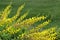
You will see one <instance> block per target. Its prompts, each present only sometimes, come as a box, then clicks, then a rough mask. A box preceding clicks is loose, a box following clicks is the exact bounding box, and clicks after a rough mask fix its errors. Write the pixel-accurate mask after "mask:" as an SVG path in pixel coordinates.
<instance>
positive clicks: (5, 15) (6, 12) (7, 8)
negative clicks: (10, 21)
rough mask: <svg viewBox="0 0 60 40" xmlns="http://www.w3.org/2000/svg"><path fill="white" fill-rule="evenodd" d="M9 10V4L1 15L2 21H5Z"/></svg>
mask: <svg viewBox="0 0 60 40" xmlns="http://www.w3.org/2000/svg"><path fill="white" fill-rule="evenodd" d="M10 8H11V4H10V5H8V6H7V7H6V8H5V9H4V11H3V14H2V18H3V20H5V19H6V18H7V16H8V14H9V13H10V11H11V10H10Z"/></svg>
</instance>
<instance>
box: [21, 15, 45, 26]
mask: <svg viewBox="0 0 60 40" xmlns="http://www.w3.org/2000/svg"><path fill="white" fill-rule="evenodd" d="M43 18H44V19H45V18H46V17H43V16H41V17H32V18H29V19H26V20H24V21H23V22H21V23H20V26H27V25H28V26H30V25H32V24H34V23H35V22H38V21H40V20H43Z"/></svg>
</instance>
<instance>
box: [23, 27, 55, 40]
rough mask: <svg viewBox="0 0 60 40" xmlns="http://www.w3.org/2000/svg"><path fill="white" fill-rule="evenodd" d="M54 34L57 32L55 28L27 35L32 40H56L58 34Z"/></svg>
mask: <svg viewBox="0 0 60 40" xmlns="http://www.w3.org/2000/svg"><path fill="white" fill-rule="evenodd" d="M52 29H54V30H52ZM51 31H52V32H51ZM53 32H55V28H50V29H48V30H44V31H42V32H35V33H31V34H28V35H26V37H27V38H31V39H33V40H51V39H52V40H53V39H54V40H55V38H56V32H55V33H53ZM51 33H52V34H51ZM52 35H53V36H52ZM23 38H24V37H23Z"/></svg>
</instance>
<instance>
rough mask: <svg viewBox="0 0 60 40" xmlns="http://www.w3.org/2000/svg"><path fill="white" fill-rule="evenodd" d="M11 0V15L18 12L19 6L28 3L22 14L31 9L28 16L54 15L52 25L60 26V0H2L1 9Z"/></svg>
mask: <svg viewBox="0 0 60 40" xmlns="http://www.w3.org/2000/svg"><path fill="white" fill-rule="evenodd" d="M11 1H12V6H13V7H12V11H11V15H10V16H9V17H11V16H13V15H14V14H15V13H16V10H17V8H18V6H20V5H21V4H23V3H26V6H25V8H24V10H23V12H22V13H21V15H22V14H23V13H24V12H25V10H28V9H30V13H29V15H28V17H27V18H30V17H32V16H36V15H46V14H47V15H52V18H53V22H52V23H51V25H53V24H54V25H58V26H60V22H59V21H60V0H0V11H1V10H3V9H4V8H5V7H6V6H7V5H8V4H10V2H11ZM51 25H50V26H51Z"/></svg>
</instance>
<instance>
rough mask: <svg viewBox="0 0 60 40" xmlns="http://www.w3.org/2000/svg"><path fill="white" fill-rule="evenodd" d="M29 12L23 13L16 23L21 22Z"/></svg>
mask: <svg viewBox="0 0 60 40" xmlns="http://www.w3.org/2000/svg"><path fill="white" fill-rule="evenodd" d="M28 13H29V11H27V12H26V13H24V15H22V16H21V17H20V18H19V19H18V20H17V23H19V22H21V20H23V19H24V18H25V17H26V16H27V15H28Z"/></svg>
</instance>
